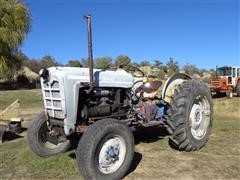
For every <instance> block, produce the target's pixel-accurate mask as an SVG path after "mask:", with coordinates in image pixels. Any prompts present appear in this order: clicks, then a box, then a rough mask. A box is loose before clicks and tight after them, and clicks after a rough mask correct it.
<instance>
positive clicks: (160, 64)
mask: <svg viewBox="0 0 240 180" xmlns="http://www.w3.org/2000/svg"><path fill="white" fill-rule="evenodd" d="M162 65H163V63H162V62H161V61H160V60H154V64H153V66H154V67H156V68H161V67H162Z"/></svg>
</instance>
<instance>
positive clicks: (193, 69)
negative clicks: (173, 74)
mask: <svg viewBox="0 0 240 180" xmlns="http://www.w3.org/2000/svg"><path fill="white" fill-rule="evenodd" d="M182 69H183V70H184V71H185V73H187V74H189V75H194V74H200V70H199V69H198V68H197V66H196V65H193V64H186V65H185V66H183V68H182Z"/></svg>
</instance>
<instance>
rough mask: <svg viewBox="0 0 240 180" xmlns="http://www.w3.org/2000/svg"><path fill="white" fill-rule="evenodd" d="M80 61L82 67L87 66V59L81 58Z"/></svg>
mask: <svg viewBox="0 0 240 180" xmlns="http://www.w3.org/2000/svg"><path fill="white" fill-rule="evenodd" d="M80 63H81V64H82V66H83V67H88V60H87V59H84V58H82V59H81V61H80Z"/></svg>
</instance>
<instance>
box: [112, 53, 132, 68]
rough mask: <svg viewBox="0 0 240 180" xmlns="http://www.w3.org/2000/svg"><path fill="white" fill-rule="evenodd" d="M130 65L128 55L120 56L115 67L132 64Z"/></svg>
mask: <svg viewBox="0 0 240 180" xmlns="http://www.w3.org/2000/svg"><path fill="white" fill-rule="evenodd" d="M130 63H131V59H130V58H129V57H128V56H126V55H119V56H118V57H117V58H116V59H115V67H118V66H119V65H121V64H130Z"/></svg>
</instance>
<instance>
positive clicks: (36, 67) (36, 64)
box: [25, 59, 41, 74]
mask: <svg viewBox="0 0 240 180" xmlns="http://www.w3.org/2000/svg"><path fill="white" fill-rule="evenodd" d="M25 66H27V67H28V68H29V69H31V70H32V71H33V72H35V73H37V74H38V73H39V71H40V69H41V64H40V61H39V60H36V59H31V60H29V61H27V62H26V63H25Z"/></svg>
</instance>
